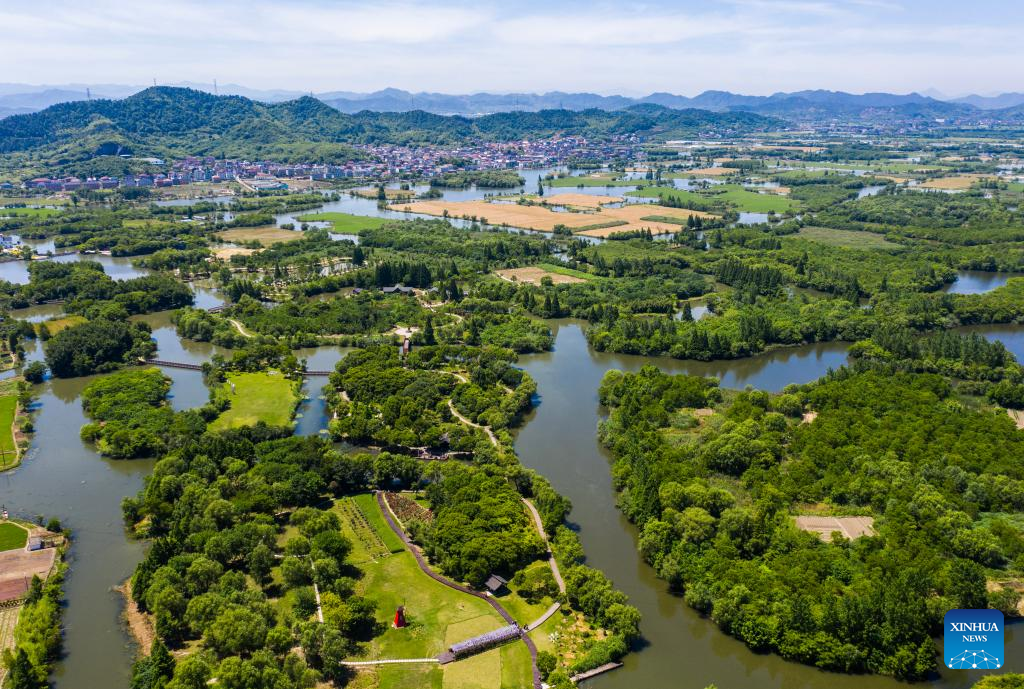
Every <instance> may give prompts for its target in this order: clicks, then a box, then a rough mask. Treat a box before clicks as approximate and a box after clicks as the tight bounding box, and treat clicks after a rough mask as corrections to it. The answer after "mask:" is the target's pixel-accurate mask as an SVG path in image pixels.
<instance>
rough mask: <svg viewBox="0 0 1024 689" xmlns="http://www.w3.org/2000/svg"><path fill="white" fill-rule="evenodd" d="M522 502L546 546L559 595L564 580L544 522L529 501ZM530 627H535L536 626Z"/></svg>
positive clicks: (562, 589)
mask: <svg viewBox="0 0 1024 689" xmlns="http://www.w3.org/2000/svg"><path fill="white" fill-rule="evenodd" d="M522 501H523V503H525V504H526V508H527V509H528V510H530V514H531V515H532V516H533V524H534V526H536V527H537V533H539V534H540V537H541V538H543V539H544V545H545V546H547V549H548V564H549V565H551V575H552V576H553V577H554V578H555V583H556V584H558V591H559V592H560V593H565V580H563V579H562V573H561V572H560V571H559V570H558V563H557V562H556V561H555V554H554V553H552V552H551V544H550V543H548V535H547V534H546V533H544V521H543V520H542V519H541V518H540V512H538V511H537V508H536V507H535V506H534V504H533V503H532V502H531V501H529V500H527V499H526V498H522ZM549 617H550V615H549ZM531 626H533V627H536V626H537V624H534V625H531Z"/></svg>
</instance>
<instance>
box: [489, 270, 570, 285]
mask: <svg viewBox="0 0 1024 689" xmlns="http://www.w3.org/2000/svg"><path fill="white" fill-rule="evenodd" d="M494 274H495V275H497V276H498V277H500V278H501V279H502V280H508V281H509V282H520V283H522V282H525V283H528V284H531V285H539V284H540V281H541V280H542V279H544V278H546V277H547V278H551V282H553V283H554V284H556V285H566V284H569V283H573V282H586V280H584V279H583V278H579V277H576V276H573V275H560V274H558V273H552V272H549V271H547V270H544V269H543V268H539V267H537V266H530V267H528V268H506V269H504V270H496V271H494Z"/></svg>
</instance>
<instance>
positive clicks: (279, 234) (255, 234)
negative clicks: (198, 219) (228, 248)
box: [219, 227, 302, 246]
mask: <svg viewBox="0 0 1024 689" xmlns="http://www.w3.org/2000/svg"><path fill="white" fill-rule="evenodd" d="M219 236H220V239H221V241H225V242H252V241H257V242H259V243H260V244H263V245H264V246H269V245H271V244H280V243H281V242H293V241H295V240H296V239H302V233H301V232H295V231H293V230H282V229H281V228H280V227H239V228H236V229H233V230H224V231H223V232H221V233H220V235H219Z"/></svg>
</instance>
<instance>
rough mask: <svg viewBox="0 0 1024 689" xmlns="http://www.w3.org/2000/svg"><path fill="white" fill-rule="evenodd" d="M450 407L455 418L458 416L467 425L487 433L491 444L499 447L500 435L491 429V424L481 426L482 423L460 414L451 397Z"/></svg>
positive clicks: (449, 400)
mask: <svg viewBox="0 0 1024 689" xmlns="http://www.w3.org/2000/svg"><path fill="white" fill-rule="evenodd" d="M448 408H449V409H451V410H452V415H453V416H455V418H457V419H458V420H459V421H461V422H462V423H464V424H466V425H467V426H472V427H473V428H479V429H480V430H482V431H483V432H484V433H486V434H487V437H488V438H490V440H491V445H494V446H495V447H498V436H496V435H494V431H492V430H491V427H490V426H481V425H480V424H478V423H474V422H473V421H470V420H469V419H467V418H466V417H465V416H463V415H462V414H460V413H459V410H458V409H456V408H455V403H454V402H452V400H451V398H450V397H449V398H448Z"/></svg>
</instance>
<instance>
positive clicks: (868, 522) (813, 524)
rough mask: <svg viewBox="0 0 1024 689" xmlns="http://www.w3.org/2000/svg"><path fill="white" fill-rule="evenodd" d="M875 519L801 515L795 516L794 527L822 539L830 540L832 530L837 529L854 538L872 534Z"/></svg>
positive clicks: (847, 536)
mask: <svg viewBox="0 0 1024 689" xmlns="http://www.w3.org/2000/svg"><path fill="white" fill-rule="evenodd" d="M874 523H875V520H874V519H872V518H871V517H819V516H816V515H803V516H799V517H796V527H797V528H798V529H800V530H801V531H809V532H812V533H816V534H818V538H820V539H821V540H823V541H826V542H827V541H830V540H832V532H833V531H838V532H839V533H841V534H843V536H845V537H846V538H849V539H851V540H852V539H856V538H860V537H861V536H873V535H874V534H875V529H874Z"/></svg>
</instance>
